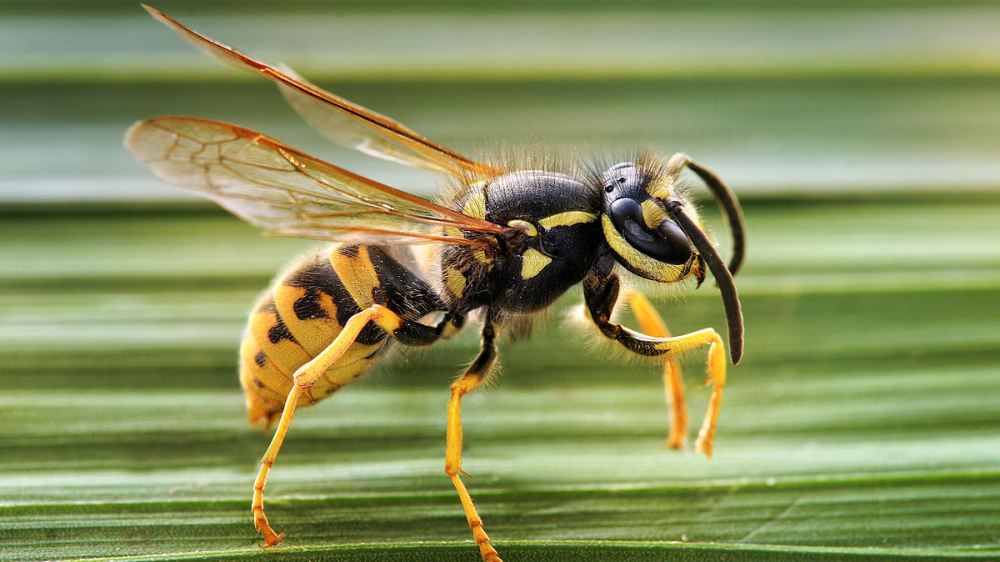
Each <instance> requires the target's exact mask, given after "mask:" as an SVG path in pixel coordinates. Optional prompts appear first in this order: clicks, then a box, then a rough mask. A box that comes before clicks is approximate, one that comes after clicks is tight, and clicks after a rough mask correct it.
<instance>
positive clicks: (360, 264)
mask: <svg viewBox="0 0 1000 562" xmlns="http://www.w3.org/2000/svg"><path fill="white" fill-rule="evenodd" d="M355 247H356V248H357V252H356V254H355V255H353V256H352V255H350V253H345V252H343V251H342V250H343V249H344V246H342V245H339V244H338V245H335V246H334V247H333V249H332V250H331V251H330V265H332V266H333V270H334V271H336V272H337V277H339V278H340V282H341V283H343V284H344V288H345V289H347V292H348V293H350V294H351V298H352V299H354V302H355V303H357V305H358V306H359V307H360V308H368V307H369V306H371V305H373V304H375V299H374V298H373V297H372V291H373V290H374V289H375V288H376V287H378V286H379V281H378V275H376V273H375V266H374V265H372V260H371V258H370V257H369V256H368V248H366V247H364V246H355Z"/></svg>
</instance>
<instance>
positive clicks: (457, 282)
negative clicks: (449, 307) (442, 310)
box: [445, 269, 465, 298]
mask: <svg viewBox="0 0 1000 562" xmlns="http://www.w3.org/2000/svg"><path fill="white" fill-rule="evenodd" d="M445 279H446V283H447V284H448V290H449V291H451V294H453V295H455V296H456V297H458V298H462V294H463V293H465V276H464V275H462V272H460V271H458V270H456V269H449V270H448V272H447V273H446V278H445Z"/></svg>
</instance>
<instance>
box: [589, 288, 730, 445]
mask: <svg viewBox="0 0 1000 562" xmlns="http://www.w3.org/2000/svg"><path fill="white" fill-rule="evenodd" d="M620 288H621V285H620V282H619V281H618V277H617V276H616V275H614V274H610V275H607V276H606V277H603V278H601V277H598V276H596V275H591V276H588V277H587V278H586V279H584V283H583V294H584V299H585V300H586V304H587V306H586V311H587V313H588V314H589V316H590V319H591V320H592V321H593V322H594V324H595V325H596V326H597V328H598V329H599V330H600V331H601V333H602V334H604V336H605V337H607V338H609V339H612V340H615V341H617V342H618V343H619V344H621V345H622V346H623V347H624V348H625V349H627V350H629V351H631V352H633V353H636V354H639V355H646V356H650V357H658V356H664V357H670V356H675V355H677V354H679V353H683V352H685V351H690V350H692V349H696V348H699V347H701V346H704V345H707V346H708V367H707V371H708V378H707V380H706V381H705V384H710V385H712V396H711V398H710V399H709V403H708V410H707V411H706V412H705V419H704V421H703V422H702V425H701V431H699V432H698V440H697V441H696V442H695V448H696V449H697V451H698V452H699V453H702V454H704V455H705V456H706V457H711V456H712V444H713V441H714V439H715V430H716V427H717V426H718V422H719V411H720V410H721V408H722V392H723V390H724V389H725V387H726V351H725V349H726V348H725V344H724V343H723V341H722V338H721V337H720V336H719V334H718V332H716V331H715V330H713V329H712V328H705V329H703V330H698V331H697V332H691V333H690V334H684V335H682V336H674V337H653V336H651V335H648V334H643V333H641V332H636V331H634V330H630V329H628V328H626V327H624V326H622V325H621V324H618V323H616V322H612V321H611V320H610V318H611V310H612V309H613V308H614V306H615V303H616V302H617V301H618V294H619V290H620Z"/></svg>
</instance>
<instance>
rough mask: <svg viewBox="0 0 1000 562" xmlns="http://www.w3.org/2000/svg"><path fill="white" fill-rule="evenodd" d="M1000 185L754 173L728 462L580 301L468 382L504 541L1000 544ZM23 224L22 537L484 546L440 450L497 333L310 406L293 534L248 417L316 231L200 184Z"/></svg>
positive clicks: (652, 547) (464, 556)
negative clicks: (248, 392) (218, 199)
mask: <svg viewBox="0 0 1000 562" xmlns="http://www.w3.org/2000/svg"><path fill="white" fill-rule="evenodd" d="M998 211H1000V204H998V203H991V202H989V201H986V202H978V203H974V204H966V203H962V202H952V203H946V202H943V201H936V202H934V201H932V202H930V203H915V204H902V203H897V202H889V203H877V202H873V203H867V204H857V203H853V202H846V203H836V202H833V201H827V202H826V203H825V204H824V205H822V206H820V207H810V206H806V205H793V204H778V203H774V202H761V203H754V202H752V201H751V202H750V203H749V204H748V209H747V216H748V218H749V221H750V225H751V233H752V238H751V239H752V240H753V243H754V244H753V246H752V254H751V256H752V257H751V260H750V261H749V267H748V269H747V271H746V274H745V275H744V276H741V279H740V286H741V288H742V291H743V296H744V301H745V307H746V316H747V334H748V339H747V356H746V360H745V363H744V364H742V365H740V366H738V367H736V368H733V369H732V372H731V376H730V385H729V387H728V388H727V391H726V392H727V394H726V400H725V407H724V410H723V416H722V420H721V427H720V432H719V439H718V442H717V454H716V457H715V458H714V459H713V460H711V461H709V460H706V459H704V458H701V457H699V456H697V455H695V454H693V453H692V452H690V451H686V452H682V453H676V452H670V451H667V450H665V449H664V448H663V439H664V437H665V434H666V429H667V427H666V420H667V417H666V407H665V405H664V404H663V398H662V389H661V387H660V383H659V380H658V378H659V377H658V375H657V368H656V367H655V365H652V364H646V363H639V364H636V363H632V362H624V363H623V362H622V361H621V359H620V358H619V357H618V356H607V355H606V354H604V353H599V354H596V355H594V354H588V353H587V351H588V348H589V347H591V346H592V340H591V338H589V337H583V336H582V335H581V334H580V333H579V332H577V331H574V330H571V329H568V328H566V327H564V326H563V324H562V323H561V321H559V320H558V318H553V319H552V320H551V321H550V322H548V323H546V324H545V325H544V327H543V328H542V329H541V330H539V331H538V332H537V333H536V334H535V335H534V337H533V338H531V339H529V340H525V341H521V342H517V343H514V344H509V345H504V346H503V349H502V351H503V367H504V368H503V371H504V372H503V374H502V376H501V377H499V378H498V379H497V384H496V385H495V388H491V389H489V390H488V391H486V392H477V393H474V394H473V395H471V396H470V397H469V398H468V400H467V404H466V407H465V421H466V442H467V451H466V465H465V466H466V469H467V470H468V471H469V472H471V473H472V474H473V475H474V478H472V479H470V480H469V487H470V490H471V492H472V494H473V496H474V498H475V499H476V500H477V502H478V505H479V506H480V509H481V511H482V514H483V517H484V518H485V521H486V523H487V529H488V530H489V532H490V533H491V535H492V536H493V537H494V538H495V539H496V541H497V544H498V546H499V548H500V549H501V551H502V553H504V554H505V555H507V557H508V558H509V559H511V560H561V559H567V558H574V559H588V560H619V559H620V560H643V559H650V560H653V559H676V560H707V559H712V560H720V559H721V560H726V559H732V560H778V559H788V560H798V559H810V558H815V559H838V558H839V559H872V560H881V559H888V560H892V559H906V558H914V557H925V558H928V559H941V558H952V557H983V558H990V557H995V556H1000V552H998V541H997V537H996V535H995V530H996V529H997V524H998V523H1000V516H998V514H1000V471H998V470H997V469H996V467H997V466H1000V438H998V436H997V433H996V431H995V427H997V424H998V423H1000V412H998V410H997V408H996V396H997V395H998V391H1000V379H998V377H997V376H996V369H995V357H996V353H997V350H998V349H997V348H998V342H1000V325H998V322H997V318H996V315H995V311H996V310H997V309H998V307H1000V291H998V288H1000V253H998V251H997V249H996V248H997V247H998V246H997V245H996V244H995V241H996V240H1000V226H997V224H996V223H995V222H993V217H995V216H996V214H997V212H998ZM712 220H713V221H714V220H715V219H712ZM941 224H947V225H950V226H949V228H948V229H946V230H942V229H940V228H927V227H926V225H941ZM0 230H7V231H8V232H6V233H2V232H0V234H2V235H3V238H4V239H7V240H11V239H17V240H18V241H19V243H18V244H16V245H15V244H7V245H5V246H3V247H0V263H2V264H5V267H4V268H2V272H3V283H5V284H6V285H7V289H6V290H5V295H4V296H3V297H2V300H3V306H2V309H3V310H4V313H3V316H2V323H0V350H2V355H3V357H4V361H3V365H2V372H3V380H4V386H5V392H4V393H3V394H2V395H0V438H2V442H3V443H4V445H5V447H4V450H5V455H4V456H3V457H2V458H0V490H3V492H2V500H3V504H2V506H0V533H2V537H3V544H4V549H3V550H2V551H0V558H2V559H6V560H43V559H54V558H66V559H70V558H80V557H84V558H87V557H102V558H103V557H127V558H126V559H141V560H147V559H149V560H174V559H176V560H231V559H245V558H254V559H256V558H260V559H270V560H319V559H323V560H365V559H372V560H375V559H377V560H395V559H398V560H403V559H406V560H471V559H475V557H476V555H475V548H474V546H473V545H472V544H471V539H470V536H469V534H468V529H467V528H466V525H465V522H464V519H463V516H462V512H461V508H460V506H459V503H458V501H457V498H456V497H455V496H454V493H453V490H452V489H451V485H450V483H449V482H448V481H447V479H446V478H444V476H443V474H442V462H443V460H442V456H443V445H444V442H443V430H444V408H445V405H446V400H447V391H446V387H447V384H448V381H449V380H450V378H451V377H452V376H453V375H454V374H455V373H456V372H457V369H458V367H459V366H460V365H461V364H462V363H463V362H464V361H467V360H468V359H469V358H470V357H471V356H472V355H473V354H474V352H475V346H476V341H475V337H474V334H472V333H468V334H463V335H462V337H459V338H457V339H456V340H454V341H451V342H448V343H445V344H442V345H441V346H440V347H435V348H433V349H431V350H429V351H427V352H424V353H418V354H416V355H413V356H406V357H405V358H398V359H396V360H393V361H391V362H390V363H389V365H388V366H387V367H385V368H383V369H381V372H379V373H377V374H375V375H373V376H370V377H369V378H367V379H366V380H364V381H363V382H361V383H358V384H357V385H356V386H353V387H350V388H348V389H345V390H344V391H342V392H341V393H340V394H338V395H337V396H335V397H333V398H331V399H330V400H328V401H326V402H323V403H322V404H321V405H319V406H317V407H314V408H309V409H306V410H303V411H302V412H301V413H300V415H299V416H297V417H296V420H295V424H294V426H293V428H292V431H291V433H290V436H289V439H288V441H287V443H286V445H285V447H284V449H283V451H282V454H281V456H280V457H279V460H278V462H277V464H276V465H275V468H274V472H273V473H272V478H271V481H270V484H269V487H268V496H267V497H268V503H267V505H268V513H269V515H270V517H271V518H272V521H274V522H275V524H276V525H277V526H278V528H281V529H286V530H287V531H288V537H287V539H286V542H285V545H283V546H280V547H278V548H275V549H271V550H268V551H264V552H262V551H259V550H258V549H257V548H256V547H255V546H254V545H255V543H256V541H257V537H256V534H255V532H254V531H253V528H252V524H251V522H250V517H249V497H250V484H251V482H252V480H253V475H254V472H255V470H256V462H257V459H258V458H259V455H260V454H261V453H262V451H263V448H264V447H265V445H266V443H267V438H266V436H265V435H263V434H261V433H260V432H258V431H254V430H252V429H251V428H249V427H247V426H245V424H244V421H243V412H242V398H241V396H240V393H239V391H238V389H237V385H236V381H235V366H234V363H235V357H234V356H235V348H236V343H237V339H238V337H239V334H240V330H241V325H242V323H243V321H244V317H243V316H244V312H245V310H246V309H247V306H248V304H249V303H250V302H251V301H252V299H253V296H254V294H255V293H256V292H257V291H258V290H260V288H262V287H263V286H264V285H265V284H266V282H267V277H268V275H269V274H270V272H271V271H274V270H275V269H277V268H278V267H279V266H280V264H281V263H282V262H284V261H285V260H286V259H287V258H288V257H290V256H292V255H294V254H295V253H296V248H301V247H302V246H303V243H301V242H295V241H280V240H271V239H263V238H259V237H258V236H257V235H256V234H255V233H254V232H253V231H252V230H251V229H249V228H245V227H243V226H242V225H240V224H238V223H237V222H236V221H235V220H233V219H231V218H229V217H227V216H224V215H222V214H221V213H215V212H212V213H206V212H200V211H198V212H195V214H191V213H183V212H170V213H162V214H159V215H157V214H152V211H147V212H146V213H145V214H140V215H138V216H136V215H130V214H115V213H111V214H106V215H105V216H103V217H102V218H100V220H98V221H96V222H95V221H94V220H92V219H83V218H79V219H77V218H73V217H67V216H65V215H63V214H59V213H53V214H49V215H46V214H45V213H35V215H34V217H33V218H23V219H19V220H14V221H8V222H5V223H4V224H3V225H0ZM125 241H127V245H124V242H125ZM960 241H963V242H964V243H963V244H959V242H960ZM233 248H239V251H238V252H234V251H233ZM14 264H16V266H15V265H14ZM578 298H579V297H578V296H576V295H575V294H574V295H571V296H570V297H568V298H567V299H566V303H565V305H568V304H571V302H572V301H573V300H575V299H578ZM565 305H564V306H562V307H560V311H562V310H564V309H565ZM659 306H660V308H661V310H663V311H664V312H665V313H666V315H667V318H668V319H669V320H670V323H671V327H672V329H673V330H674V331H682V330H690V329H696V328H699V327H703V326H705V325H713V324H714V325H720V324H721V305H720V304H719V302H718V299H717V296H716V294H715V293H714V292H713V290H712V289H711V287H710V286H708V285H706V286H705V287H704V288H702V289H701V290H700V291H697V292H696V293H693V294H692V295H690V296H689V297H688V298H687V299H686V300H685V301H673V300H666V301H660V305H659ZM559 314H561V312H560V313H558V314H556V315H553V316H558V315H559ZM626 320H627V318H626ZM602 349H604V348H602ZM701 363H702V355H701V354H700V353H692V354H691V355H690V361H688V362H687V371H686V372H687V377H686V378H687V380H688V382H689V383H691V386H690V387H689V398H690V401H691V403H690V406H691V414H692V417H693V418H694V419H695V420H697V419H698V417H699V416H700V415H701V413H702V412H703V410H704V406H705V401H706V397H707V392H706V391H705V390H703V389H701V388H699V385H697V384H696V383H697V382H698V381H699V380H700V379H701V377H702V372H701V369H702V365H701ZM133 557H135V558H133Z"/></svg>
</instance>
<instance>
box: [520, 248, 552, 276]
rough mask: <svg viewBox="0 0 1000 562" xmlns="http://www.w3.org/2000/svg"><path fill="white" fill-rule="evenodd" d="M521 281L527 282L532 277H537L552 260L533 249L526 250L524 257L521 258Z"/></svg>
mask: <svg viewBox="0 0 1000 562" xmlns="http://www.w3.org/2000/svg"><path fill="white" fill-rule="evenodd" d="M521 258H522V260H523V261H522V262H521V279H524V280H528V279H531V278H532V277H534V276H536V275H538V273H539V272H541V271H542V270H543V269H545V266H547V265H549V264H550V263H552V258H550V257H549V256H546V255H545V254H543V253H541V252H539V251H538V250H536V249H534V248H528V249H527V250H525V252H524V255H522V256H521Z"/></svg>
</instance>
